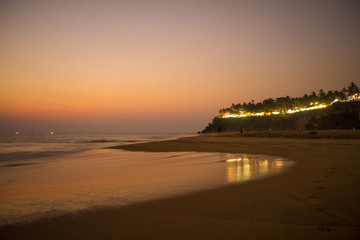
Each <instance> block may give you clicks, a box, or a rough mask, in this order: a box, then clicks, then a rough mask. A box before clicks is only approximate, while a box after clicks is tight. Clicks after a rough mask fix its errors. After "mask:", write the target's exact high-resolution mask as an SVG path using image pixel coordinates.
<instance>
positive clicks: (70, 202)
mask: <svg viewBox="0 0 360 240" xmlns="http://www.w3.org/2000/svg"><path fill="white" fill-rule="evenodd" d="M228 159H241V160H238V161H235V162H226V160H228ZM288 162H289V161H284V160H283V159H279V158H275V157H270V156H260V155H243V154H230V155H229V154H222V153H196V152H178V153H172V152H167V153H166V152H165V153H148V152H127V151H122V150H113V149H101V150H99V149H98V150H91V151H85V152H80V153H73V154H68V155H62V156H57V157H49V158H41V159H27V160H18V161H16V160H13V161H11V163H10V162H9V161H1V162H0V176H1V178H0V224H4V223H13V222H22V221H28V220H34V219H37V218H41V217H44V216H48V215H52V214H57V213H63V212H71V211H77V210H81V209H85V208H89V207H94V206H110V205H128V204H133V203H137V202H142V201H148V200H153V199H158V198H164V197H169V196H174V195H179V194H184V193H189V192H194V191H200V190H204V189H209V188H216V187H221V186H224V185H226V184H229V183H234V182H241V181H248V180H253V179H256V178H259V177H264V176H270V174H273V173H277V172H279V170H281V169H282V168H283V165H284V164H285V165H287V164H286V163H288Z"/></svg>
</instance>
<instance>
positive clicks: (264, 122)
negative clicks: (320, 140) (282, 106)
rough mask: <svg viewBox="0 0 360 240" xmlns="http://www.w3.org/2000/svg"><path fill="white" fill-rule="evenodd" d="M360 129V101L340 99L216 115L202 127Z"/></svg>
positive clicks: (213, 129) (233, 129)
mask: <svg viewBox="0 0 360 240" xmlns="http://www.w3.org/2000/svg"><path fill="white" fill-rule="evenodd" d="M354 128H355V129H360V102H359V101H354V102H337V103H334V104H333V105H332V106H329V107H327V108H324V109H318V110H312V111H305V112H298V113H294V114H279V115H271V116H262V117H258V116H252V117H244V118H221V116H218V117H215V118H214V119H213V121H212V122H211V123H209V125H208V126H207V127H206V128H205V129H204V130H203V131H202V133H208V132H240V131H241V129H243V131H263V130H303V129H309V130H317V129H318V130H330V129H354Z"/></svg>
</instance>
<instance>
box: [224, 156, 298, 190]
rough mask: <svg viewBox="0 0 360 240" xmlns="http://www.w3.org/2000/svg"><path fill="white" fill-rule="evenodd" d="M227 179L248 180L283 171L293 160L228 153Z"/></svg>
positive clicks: (231, 181)
mask: <svg viewBox="0 0 360 240" xmlns="http://www.w3.org/2000/svg"><path fill="white" fill-rule="evenodd" d="M226 163H227V181H228V182H229V183H233V182H241V181H248V180H251V179H256V178H260V177H264V176H267V175H269V174H274V173H277V172H278V171H281V170H282V169H283V167H285V165H286V166H289V165H290V164H291V162H289V161H284V159H281V158H276V157H271V156H255V155H254V156H251V157H248V156H247V155H246V154H243V155H239V154H228V155H227V159H226Z"/></svg>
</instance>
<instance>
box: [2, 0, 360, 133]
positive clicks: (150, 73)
mask: <svg viewBox="0 0 360 240" xmlns="http://www.w3.org/2000/svg"><path fill="white" fill-rule="evenodd" d="M0 33H1V35H0V36H1V37H0V133H13V132H14V131H20V132H29V133H38V132H39V133H40V132H49V131H55V132H63V133H83V132H84V133H85V132H88V133H132V132H147V133H157V132H158V133H160V132H171V133H177V132H189V133H192V132H197V131H199V130H202V129H203V128H204V127H205V126H206V125H207V123H208V122H211V121H212V119H213V117H215V116H216V115H217V114H218V110H219V109H221V108H224V107H228V106H230V105H231V104H232V103H243V102H249V101H251V100H255V101H256V102H257V101H262V100H263V99H266V98H269V97H272V98H276V97H283V96H286V95H289V96H291V97H299V96H302V95H304V94H305V93H311V92H312V91H315V92H317V91H318V90H320V89H324V90H326V91H327V90H341V89H342V88H343V87H346V86H348V85H349V84H350V82H355V83H356V84H357V85H360V44H359V43H360V2H359V1H357V0H293V1H291V0H238V1H235V0H218V1H216V0H207V1H206V0H191V1H188V0H181V1H170V0H157V1H153V0H142V1H141V0H140V1H137V0H130V1H121V0H118V1H115V0H102V1H100V0H99V1H95V0H71V1H70V0H52V1H46V0H2V1H0Z"/></svg>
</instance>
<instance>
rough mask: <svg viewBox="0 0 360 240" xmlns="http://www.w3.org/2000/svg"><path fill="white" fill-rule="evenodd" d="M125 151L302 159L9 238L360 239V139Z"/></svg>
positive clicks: (239, 141)
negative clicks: (248, 177) (255, 176)
mask: <svg viewBox="0 0 360 240" xmlns="http://www.w3.org/2000/svg"><path fill="white" fill-rule="evenodd" d="M118 148H121V149H126V150H132V151H154V152H156V151H160V152H162V151H171V152H176V151H204V152H226V153H228V152H234V153H250V154H267V155H272V156H280V157H283V158H287V159H290V160H294V161H296V162H297V164H296V165H295V166H294V167H292V168H291V169H290V170H289V171H286V172H285V173H283V174H281V175H276V176H274V177H271V178H265V179H260V180H256V181H252V182H248V183H245V184H239V185H231V186H228V187H224V188H220V189H213V190H207V191H203V192H199V193H193V194H189V195H183V196H178V197H173V198H169V199H163V200H157V201H151V202H146V203H141V204H136V205H132V206H129V207H108V208H101V209H100V208H97V209H91V210H86V211H81V212H78V213H76V214H67V215H64V216H59V217H54V218H49V219H43V220H41V221H38V222H34V223H30V224H24V225H12V226H7V227H2V228H1V229H0V238H1V239H358V237H359V236H360V191H359V190H358V189H359V183H360V139H326V138H320V139H303V138H269V137H261V138H260V137H244V136H242V135H240V134H206V135H200V136H197V137H190V138H182V139H178V140H171V141H161V142H153V143H141V144H133V145H126V146H119V147H118Z"/></svg>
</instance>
